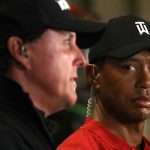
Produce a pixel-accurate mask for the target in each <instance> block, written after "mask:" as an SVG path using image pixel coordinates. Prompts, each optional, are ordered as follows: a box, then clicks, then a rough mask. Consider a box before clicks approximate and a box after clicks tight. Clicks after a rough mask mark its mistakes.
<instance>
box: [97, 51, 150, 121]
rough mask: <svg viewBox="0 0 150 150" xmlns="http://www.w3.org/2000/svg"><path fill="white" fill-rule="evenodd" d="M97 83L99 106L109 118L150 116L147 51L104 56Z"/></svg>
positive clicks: (149, 75) (149, 65) (149, 66)
mask: <svg viewBox="0 0 150 150" xmlns="http://www.w3.org/2000/svg"><path fill="white" fill-rule="evenodd" d="M98 82H99V84H100V91H99V95H100V99H101V102H102V105H103V107H104V110H105V112H106V113H107V114H108V115H110V116H111V117H112V118H115V119H117V120H119V121H122V122H136V121H143V120H145V119H147V118H148V117H150V51H142V52H140V53H138V54H136V55H134V56H132V57H130V58H128V59H111V58H108V59H107V60H106V62H105V65H104V68H103V69H102V70H101V76H100V77H99V79H98Z"/></svg>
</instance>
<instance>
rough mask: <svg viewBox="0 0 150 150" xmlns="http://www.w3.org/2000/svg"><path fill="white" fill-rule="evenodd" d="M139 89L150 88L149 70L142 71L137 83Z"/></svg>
mask: <svg viewBox="0 0 150 150" xmlns="http://www.w3.org/2000/svg"><path fill="white" fill-rule="evenodd" d="M137 87H139V88H143V89H148V88H150V70H149V69H148V68H146V69H143V70H142V71H140V75H139V77H138V81H137Z"/></svg>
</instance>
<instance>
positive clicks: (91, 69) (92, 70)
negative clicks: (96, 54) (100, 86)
mask: <svg viewBox="0 0 150 150" xmlns="http://www.w3.org/2000/svg"><path fill="white" fill-rule="evenodd" d="M86 75H87V79H88V81H89V83H90V84H92V85H96V84H97V83H96V82H97V81H96V80H97V78H98V77H99V75H100V72H99V69H98V67H97V66H96V65H95V64H87V66H86Z"/></svg>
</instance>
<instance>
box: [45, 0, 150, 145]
mask: <svg viewBox="0 0 150 150" xmlns="http://www.w3.org/2000/svg"><path fill="white" fill-rule="evenodd" d="M67 1H68V3H69V4H70V6H71V11H72V13H73V14H75V15H76V16H78V17H81V18H87V19H92V20H99V21H102V22H107V21H108V20H109V19H111V18H113V17H117V16H121V15H131V14H132V15H138V16H141V17H142V18H144V19H147V20H150V0H67ZM83 53H84V55H85V57H86V58H87V54H88V50H83ZM87 62H88V60H87ZM77 83H78V87H77V93H78V100H77V104H76V105H74V106H73V107H71V108H69V109H66V110H63V111H61V112H58V113H57V114H54V115H52V116H51V117H48V118H47V123H48V125H49V127H50V128H51V129H53V130H51V133H52V135H53V137H54V143H55V146H57V145H59V144H60V143H61V142H62V141H63V140H64V139H65V138H66V137H67V136H69V135H70V134H71V133H72V132H74V131H75V130H77V129H78V128H79V127H80V126H81V125H82V124H83V122H84V120H85V117H86V108H87V101H88V98H89V97H90V86H89V84H88V83H87V80H86V74H85V70H84V69H79V79H78V81H77ZM144 134H145V136H147V137H148V138H149V139H150V120H148V121H146V126H145V130H144Z"/></svg>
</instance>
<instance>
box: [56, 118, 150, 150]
mask: <svg viewBox="0 0 150 150" xmlns="http://www.w3.org/2000/svg"><path fill="white" fill-rule="evenodd" d="M143 140H144V149H143V150H150V142H149V141H148V140H147V139H146V138H145V137H143ZM57 150H136V148H135V147H131V146H130V145H128V144H127V143H126V142H125V141H124V140H123V139H122V138H120V137H118V136H116V135H115V134H113V133H112V132H110V131H109V130H108V129H106V128H105V127H103V126H102V125H101V124H100V123H99V122H97V121H95V120H93V119H90V118H87V119H86V122H85V124H84V125H83V126H81V127H80V128H79V129H78V130H77V131H76V132H74V133H73V134H72V135H71V136H69V138H67V139H66V140H65V141H64V142H63V143H62V144H60V145H59V147H58V148H57Z"/></svg>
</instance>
